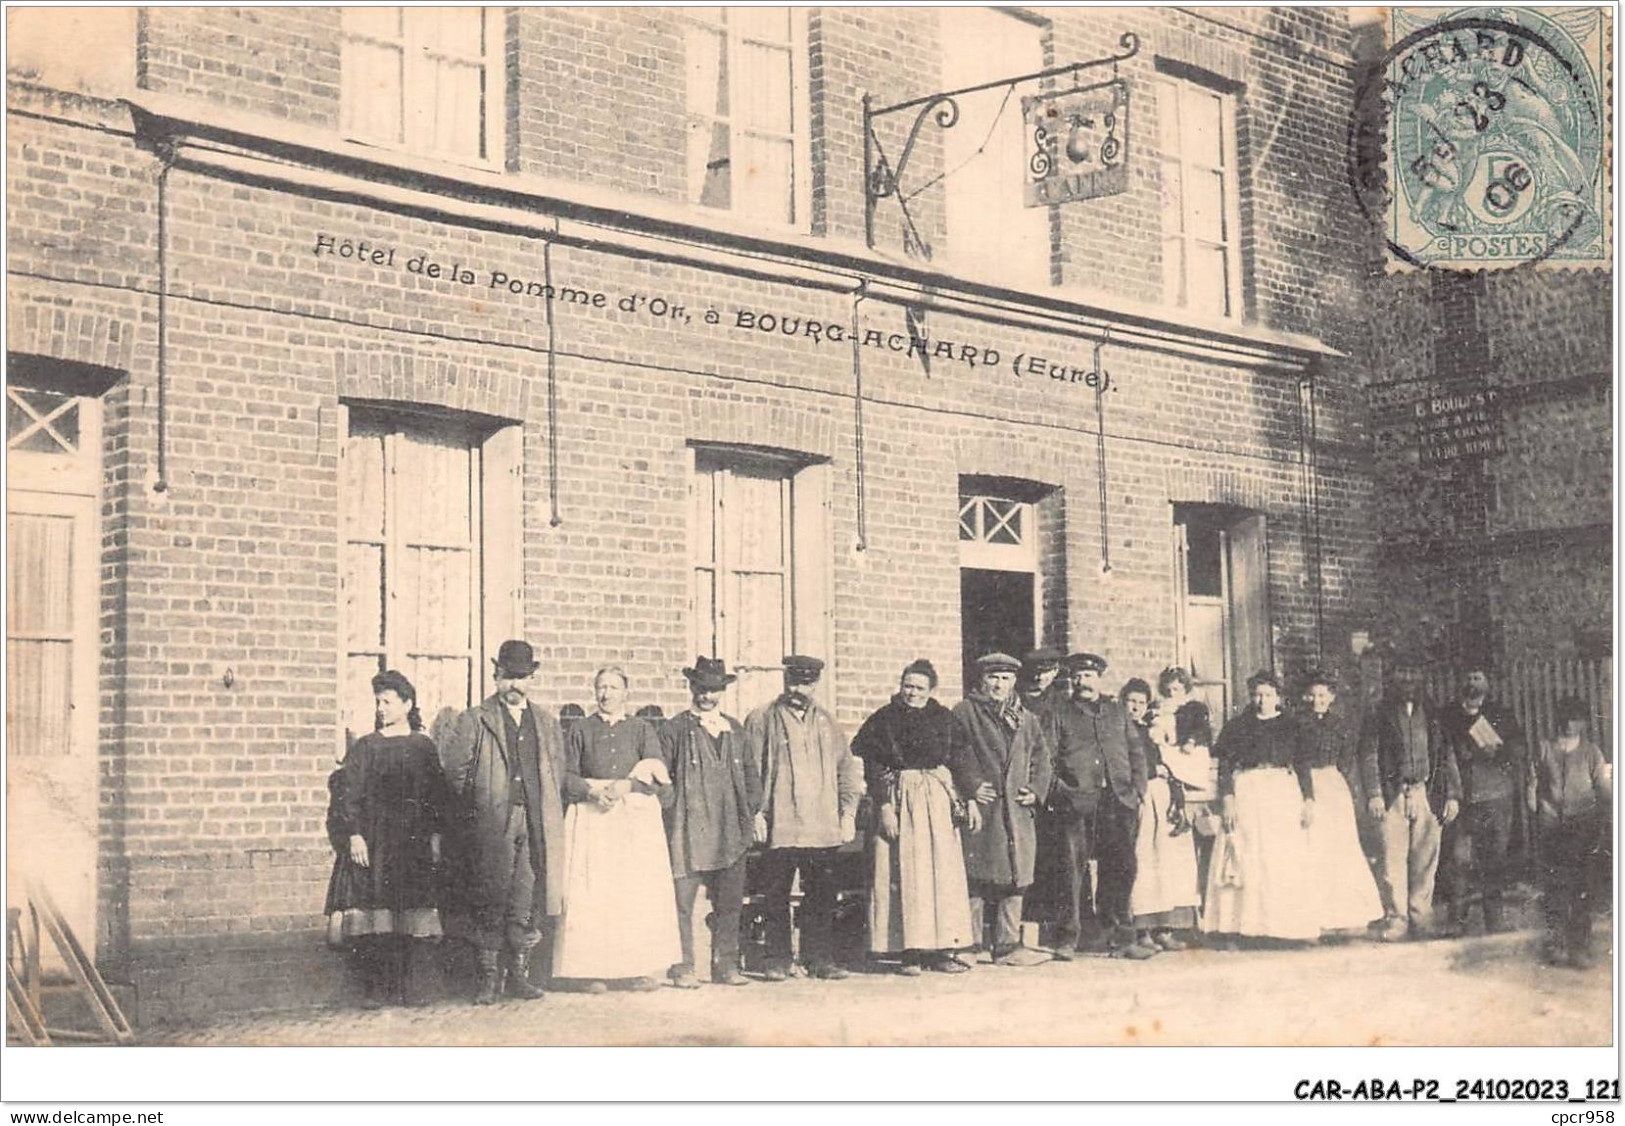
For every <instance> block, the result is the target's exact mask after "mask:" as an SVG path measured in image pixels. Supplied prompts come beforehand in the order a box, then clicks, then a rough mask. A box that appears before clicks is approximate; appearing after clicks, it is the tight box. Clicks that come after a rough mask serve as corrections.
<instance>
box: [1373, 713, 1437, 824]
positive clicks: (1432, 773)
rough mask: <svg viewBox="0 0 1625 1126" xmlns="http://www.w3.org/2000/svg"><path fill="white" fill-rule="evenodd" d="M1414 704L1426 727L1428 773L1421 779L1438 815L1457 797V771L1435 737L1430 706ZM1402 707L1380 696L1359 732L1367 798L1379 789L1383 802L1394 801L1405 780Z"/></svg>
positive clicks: (1435, 721) (1385, 803)
mask: <svg viewBox="0 0 1625 1126" xmlns="http://www.w3.org/2000/svg"><path fill="white" fill-rule="evenodd" d="M1416 707H1417V708H1418V709H1420V710H1421V712H1422V717H1423V722H1424V723H1426V725H1427V729H1428V759H1429V765H1428V776H1427V778H1425V779H1421V781H1423V782H1424V783H1425V784H1426V786H1427V788H1428V801H1429V804H1431V805H1432V807H1433V812H1434V814H1435V815H1436V816H1442V815H1443V813H1444V803H1445V802H1447V801H1460V800H1461V775H1460V774H1459V773H1457V770H1456V762H1455V759H1454V758H1453V757H1452V756H1451V755H1450V753H1449V752H1448V751H1447V750H1446V749H1445V747H1444V744H1443V742H1442V741H1441V740H1440V738H1439V725H1438V719H1437V717H1436V716H1434V715H1433V713H1432V709H1430V708H1429V707H1428V706H1427V705H1426V704H1424V703H1422V702H1421V701H1420V700H1418V701H1417V702H1416ZM1403 708H1404V705H1403V702H1402V701H1401V700H1399V699H1398V698H1397V697H1393V696H1386V697H1384V698H1383V699H1382V700H1381V701H1380V702H1378V704H1377V706H1376V707H1375V708H1373V709H1372V711H1371V713H1370V714H1369V715H1367V716H1366V720H1365V724H1364V726H1363V729H1362V730H1361V733H1360V751H1359V763H1360V776H1361V778H1362V780H1363V782H1364V791H1365V794H1366V796H1367V797H1370V796H1371V795H1372V794H1375V793H1379V792H1380V793H1381V794H1382V801H1383V804H1384V805H1393V804H1394V798H1395V797H1397V796H1398V794H1399V792H1400V789H1401V788H1402V786H1403V784H1404V781H1405V779H1404V778H1403V776H1402V772H1403V771H1404V769H1405V747H1404V735H1403V733H1402V732H1401V730H1400V717H1401V715H1402V714H1403Z"/></svg>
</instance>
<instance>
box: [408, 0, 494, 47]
mask: <svg viewBox="0 0 1625 1126" xmlns="http://www.w3.org/2000/svg"><path fill="white" fill-rule="evenodd" d="M408 16H409V18H411V19H412V20H413V21H414V25H415V26H414V36H415V37H416V38H417V40H418V45H419V46H420V47H423V48H427V49H429V50H435V51H444V52H447V53H448V54H454V55H465V56H466V55H475V56H477V55H479V54H480V53H481V46H482V39H483V38H484V37H483V34H482V32H483V30H484V24H485V10H484V9H483V8H412V9H410V11H409V13H408Z"/></svg>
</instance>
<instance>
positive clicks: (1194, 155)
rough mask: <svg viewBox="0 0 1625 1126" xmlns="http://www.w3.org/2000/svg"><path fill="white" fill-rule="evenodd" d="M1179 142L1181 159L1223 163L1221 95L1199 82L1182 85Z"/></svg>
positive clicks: (1212, 165)
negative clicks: (1203, 86) (1182, 156)
mask: <svg viewBox="0 0 1625 1126" xmlns="http://www.w3.org/2000/svg"><path fill="white" fill-rule="evenodd" d="M1183 89H1184V97H1183V98H1182V99H1181V106H1180V111H1181V112H1180V118H1181V120H1180V130H1179V143H1180V146H1181V148H1182V150H1183V152H1184V155H1185V159H1186V160H1188V161H1196V162H1198V163H1200V164H1206V165H1208V166H1210V167H1214V168H1217V167H1220V166H1221V165H1223V164H1224V133H1223V130H1222V127H1221V122H1222V121H1223V119H1224V101H1223V99H1222V98H1221V97H1220V96H1219V95H1217V94H1215V93H1213V92H1211V91H1209V90H1204V89H1202V88H1201V87H1200V86H1192V85H1190V84H1188V83H1187V84H1185V85H1184V88H1183Z"/></svg>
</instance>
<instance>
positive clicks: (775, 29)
mask: <svg viewBox="0 0 1625 1126" xmlns="http://www.w3.org/2000/svg"><path fill="white" fill-rule="evenodd" d="M728 15H729V17H730V18H731V19H732V20H733V22H734V26H735V27H737V28H738V29H739V34H740V36H741V37H742V38H748V39H768V40H771V41H773V42H775V43H788V42H789V41H790V9H789V8H730V9H729V10H728ZM746 89H750V87H746Z"/></svg>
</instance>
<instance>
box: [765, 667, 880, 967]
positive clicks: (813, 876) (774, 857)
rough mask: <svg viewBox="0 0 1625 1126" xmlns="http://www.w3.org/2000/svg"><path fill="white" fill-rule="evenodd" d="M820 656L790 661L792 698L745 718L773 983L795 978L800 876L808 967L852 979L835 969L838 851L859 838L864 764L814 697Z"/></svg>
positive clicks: (787, 684)
mask: <svg viewBox="0 0 1625 1126" xmlns="http://www.w3.org/2000/svg"><path fill="white" fill-rule="evenodd" d="M823 671H824V662H823V661H820V660H818V659H817V658H816V657H804V656H800V655H793V656H789V657H786V658H784V692H783V694H782V695H780V696H779V698H778V699H776V700H774V701H773V702H772V703H771V704H767V705H765V706H763V707H760V708H757V709H756V710H755V711H754V712H752V713H751V714H750V716H749V717H748V718H747V719H746V720H745V740H746V745H747V747H748V749H749V754H750V755H751V757H752V758H753V759H754V761H755V763H756V766H757V770H758V774H759V776H760V777H761V780H762V809H761V813H760V814H759V815H758V816H757V818H756V825H755V830H756V839H757V841H758V843H761V844H765V845H766V846H767V852H766V854H765V855H764V856H763V858H762V892H763V894H764V895H765V896H766V899H767V903H766V906H765V914H766V922H767V946H768V955H767V956H768V963H767V968H766V970H765V971H764V973H763V975H762V976H763V978H764V979H765V980H767V981H783V980H784V979H785V978H787V977H788V976H789V975H790V963H791V954H790V888H791V885H792V884H793V882H794V880H795V876H796V872H797V871H799V872H800V873H801V891H802V901H801V911H800V919H801V962H802V965H804V966H805V967H806V968H807V972H808V973H809V974H811V975H812V976H813V977H818V978H826V979H830V980H837V979H840V978H844V977H847V976H848V973H847V970H846V969H845V968H844V967H842V966H840V965H838V964H837V963H836V961H835V951H834V945H833V940H834V929H835V897H836V893H837V892H838V891H839V888H838V887H837V885H836V876H835V860H836V851H837V850H838V849H839V848H840V846H841V845H843V844H848V843H850V842H851V841H852V839H853V838H854V837H855V836H856V835H857V817H858V801H859V799H861V798H862V796H863V765H862V763H860V762H859V761H858V760H857V759H856V758H854V757H853V756H852V753H851V751H850V750H849V749H848V748H847V743H846V736H845V735H844V734H842V732H841V729H840V726H839V725H838V724H837V723H836V722H835V717H834V716H832V715H830V714H829V712H827V711H825V710H824V709H823V708H822V707H820V706H819V704H818V703H817V702H816V701H815V700H814V699H813V698H812V696H811V694H810V693H811V690H812V688H813V686H814V685H816V684H817V683H818V681H819V678H820V677H821V676H822V675H823Z"/></svg>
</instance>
